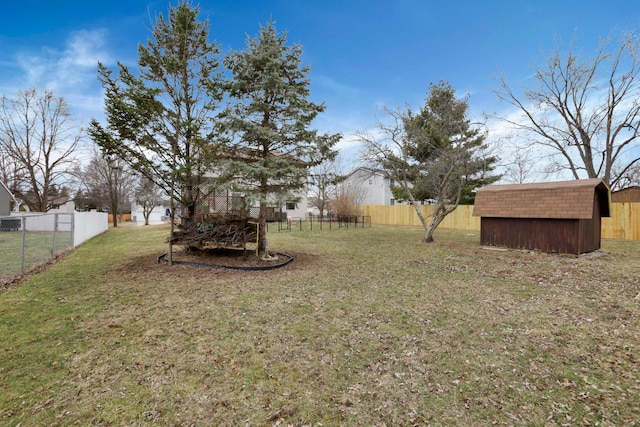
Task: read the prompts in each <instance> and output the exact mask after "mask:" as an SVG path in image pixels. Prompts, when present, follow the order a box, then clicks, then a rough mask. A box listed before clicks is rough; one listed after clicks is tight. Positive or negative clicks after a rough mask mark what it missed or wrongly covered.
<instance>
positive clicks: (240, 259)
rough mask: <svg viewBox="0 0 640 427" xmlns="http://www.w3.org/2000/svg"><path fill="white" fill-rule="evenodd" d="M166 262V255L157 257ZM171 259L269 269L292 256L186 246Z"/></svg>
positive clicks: (215, 266)
mask: <svg viewBox="0 0 640 427" xmlns="http://www.w3.org/2000/svg"><path fill="white" fill-rule="evenodd" d="M158 260H159V261H160V262H167V257H166V255H164V256H161V257H160V258H158ZM173 261H174V262H176V263H178V264H183V265H190V266H195V267H209V268H228V269H235V270H270V269H274V268H279V267H283V266H285V265H287V264H289V263H291V262H292V261H293V257H292V256H291V255H288V254H284V253H275V254H271V255H270V256H269V257H261V256H258V255H257V254H256V253H255V252H254V251H245V250H242V249H228V248H207V249H198V248H187V249H184V250H182V251H179V252H176V253H174V255H173Z"/></svg>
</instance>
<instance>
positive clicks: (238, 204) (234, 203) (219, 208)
mask: <svg viewBox="0 0 640 427" xmlns="http://www.w3.org/2000/svg"><path fill="white" fill-rule="evenodd" d="M307 206H308V199H307V195H306V194H305V191H304V190H300V191H296V192H292V195H291V196H290V198H289V199H287V198H285V199H278V198H273V199H271V200H269V201H268V203H267V221H286V220H287V219H294V218H303V219H304V218H305V216H306V214H307ZM199 209H200V213H202V214H209V213H216V212H217V213H229V212H235V211H237V212H240V211H244V212H245V213H246V214H248V216H249V217H251V218H255V219H257V218H258V215H259V210H260V205H259V203H257V202H256V203H252V204H251V205H250V206H247V205H246V199H245V196H244V194H242V193H239V192H233V191H230V190H219V191H216V192H215V193H213V194H210V195H209V196H207V197H206V198H205V199H203V200H202V202H201V205H200V208H199ZM247 211H248V212H247Z"/></svg>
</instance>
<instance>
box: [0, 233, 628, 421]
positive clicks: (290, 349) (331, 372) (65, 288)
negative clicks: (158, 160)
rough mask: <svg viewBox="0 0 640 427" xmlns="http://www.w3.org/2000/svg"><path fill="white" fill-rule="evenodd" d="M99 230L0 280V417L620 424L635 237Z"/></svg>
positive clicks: (624, 414) (624, 408) (625, 410)
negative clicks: (286, 260) (184, 261)
mask: <svg viewBox="0 0 640 427" xmlns="http://www.w3.org/2000/svg"><path fill="white" fill-rule="evenodd" d="M167 233H168V228H166V226H150V227H118V228H117V229H112V230H110V231H109V232H107V233H105V234H103V235H100V236H98V237H97V238H95V239H93V240H91V241H89V242H87V243H86V244H84V245H81V246H80V247H79V248H78V249H77V250H75V251H74V252H73V253H71V254H70V255H68V256H67V257H66V258H64V259H63V260H61V261H60V262H58V263H57V264H55V265H54V266H52V267H51V268H50V269H48V270H47V271H44V272H41V273H39V274H37V275H33V276H31V277H29V278H28V279H27V280H25V281H23V282H21V283H19V284H16V285H13V286H11V287H9V288H8V289H6V290H2V291H0V343H1V346H2V348H0V355H1V356H0V357H1V358H0V424H2V425H8V426H18V425H21V426H34V425H42V426H44V425H47V426H54V425H61V426H62V425H65V426H66V425H75V424H79V425H104V426H107V425H127V426H130V425H176V426H178V425H179V426H191V425H229V426H231V425H251V426H271V425H281V426H284V425H295V426H301V425H310V426H317V425H324V426H333V425H345V426H355V425H358V426H382V425H387V426H392V425H434V426H439V425H579V426H596V425H602V426H614V425H615V426H619V425H638V421H637V420H638V419H639V418H640V374H639V372H638V365H639V363H640V324H639V323H640V296H639V294H640V265H639V264H640V263H639V262H638V260H639V259H640V242H631V241H617V240H606V241H604V243H603V248H602V251H601V252H597V253H594V254H591V255H587V256H582V257H579V258H576V257H569V256H562V255H545V254H540V253H532V252H521V251H496V250H486V249H482V248H481V247H480V246H479V244H478V241H479V237H478V235H477V233H476V234H468V233H467V232H458V231H448V230H440V231H439V232H438V233H436V236H435V237H436V240H437V241H436V243H434V244H430V245H426V244H424V243H421V242H420V240H421V237H422V235H423V233H422V232H421V231H420V230H418V229H415V228H408V227H405V228H395V227H383V226H374V227H372V228H342V229H333V230H322V231H320V230H314V231H302V232H277V231H275V232H274V231H270V236H269V237H270V248H271V249H272V250H275V251H281V252H286V253H288V254H291V255H293V256H294V257H295V261H294V262H293V263H292V264H290V265H288V266H286V267H283V268H281V269H278V270H271V271H262V272H244V271H229V270H221V269H207V268H195V267H187V266H167V265H162V264H157V263H156V258H157V256H158V255H159V254H161V253H162V252H163V251H164V250H165V246H164V244H163V240H164V237H165V236H166V235H167Z"/></svg>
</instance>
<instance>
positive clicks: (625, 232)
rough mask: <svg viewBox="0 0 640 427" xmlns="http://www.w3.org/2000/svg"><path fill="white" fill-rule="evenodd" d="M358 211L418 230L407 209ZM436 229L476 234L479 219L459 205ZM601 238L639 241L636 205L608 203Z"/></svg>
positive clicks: (364, 208)
mask: <svg viewBox="0 0 640 427" xmlns="http://www.w3.org/2000/svg"><path fill="white" fill-rule="evenodd" d="M360 208H361V210H362V214H363V215H366V216H370V217H371V223H372V224H385V225H408V226H417V227H421V226H422V224H421V223H420V218H418V215H417V214H416V211H415V209H414V207H413V206H410V205H395V206H384V205H362V206H360ZM420 209H422V212H423V213H424V214H425V215H429V214H430V213H431V212H432V211H433V206H429V205H425V206H420ZM440 227H442V228H452V229H457V230H471V231H480V217H475V216H473V206H469V205H460V206H458V208H457V209H456V210H455V211H453V212H452V213H450V214H449V215H447V216H446V218H445V219H444V221H442V223H441V224H440ZM602 237H603V238H605V239H622V240H640V203H612V204H611V217H610V218H606V217H605V218H602Z"/></svg>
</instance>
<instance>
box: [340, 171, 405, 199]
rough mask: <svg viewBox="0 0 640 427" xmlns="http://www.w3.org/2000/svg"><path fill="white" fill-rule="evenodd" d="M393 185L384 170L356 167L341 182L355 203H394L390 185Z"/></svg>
mask: <svg viewBox="0 0 640 427" xmlns="http://www.w3.org/2000/svg"><path fill="white" fill-rule="evenodd" d="M394 185H395V182H394V180H393V179H391V178H389V177H388V176H387V174H386V173H385V172H384V171H381V170H377V169H372V168H367V167H358V168H356V169H354V170H352V171H351V172H350V173H349V174H348V175H347V178H346V179H345V180H344V181H343V182H342V188H343V189H344V190H346V191H347V192H349V193H351V194H352V195H353V196H354V198H355V203H356V204H357V205H396V204H406V203H398V202H397V201H396V200H395V198H394V196H393V193H392V192H391V187H393V186H394Z"/></svg>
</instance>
